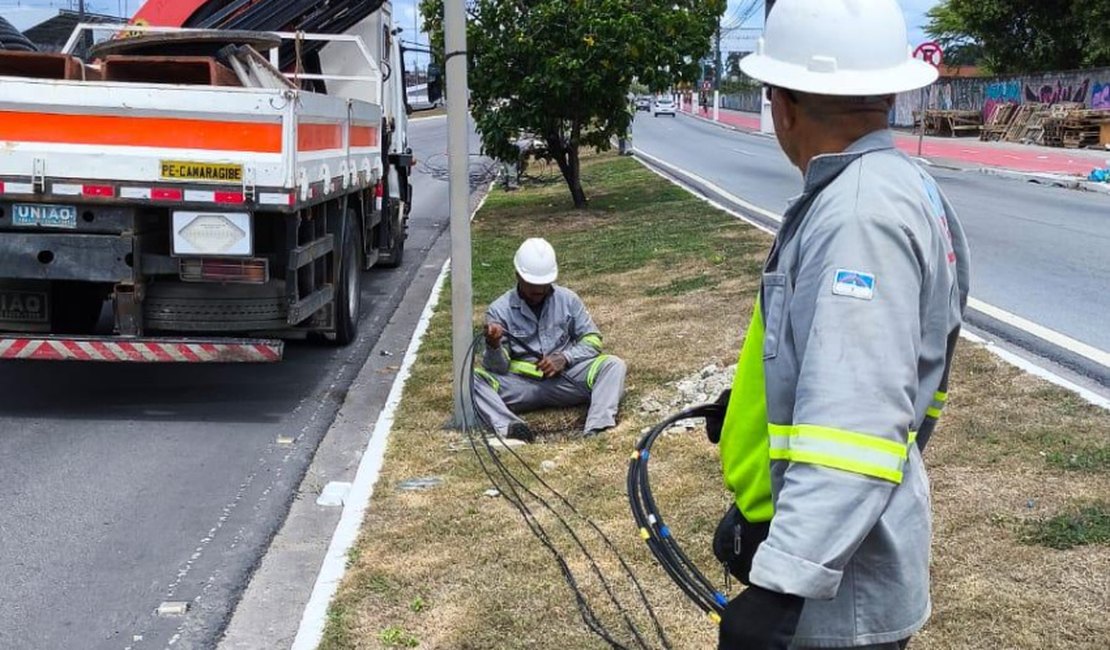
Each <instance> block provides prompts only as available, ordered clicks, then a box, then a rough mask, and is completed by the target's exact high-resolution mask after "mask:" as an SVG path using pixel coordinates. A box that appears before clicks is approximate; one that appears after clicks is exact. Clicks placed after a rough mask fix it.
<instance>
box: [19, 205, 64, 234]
mask: <svg viewBox="0 0 1110 650" xmlns="http://www.w3.org/2000/svg"><path fill="white" fill-rule="evenodd" d="M12 225H13V226H30V227H34V226H41V227H43V228H65V229H67V230H74V229H76V228H77V208H76V207H74V206H72V205H49V204H46V203H16V204H15V205H13V206H12Z"/></svg>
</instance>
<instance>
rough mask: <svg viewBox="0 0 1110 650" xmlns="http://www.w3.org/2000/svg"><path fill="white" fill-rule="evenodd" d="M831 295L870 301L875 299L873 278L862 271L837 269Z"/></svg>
mask: <svg viewBox="0 0 1110 650" xmlns="http://www.w3.org/2000/svg"><path fill="white" fill-rule="evenodd" d="M833 293H834V294H836V295H838V296H848V297H849V298H859V299H860V300H871V299H872V298H874V297H875V276H874V275H872V274H870V273H864V272H862V271H848V270H846V269H837V271H836V280H835V281H833Z"/></svg>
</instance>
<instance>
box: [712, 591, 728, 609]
mask: <svg viewBox="0 0 1110 650" xmlns="http://www.w3.org/2000/svg"><path fill="white" fill-rule="evenodd" d="M713 598H714V599H716V601H717V604H718V605H720V606H721V607H726V606H728V596H726V595H724V594H722V593H721V592H717V593H715V594H713Z"/></svg>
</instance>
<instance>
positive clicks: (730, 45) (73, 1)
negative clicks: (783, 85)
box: [0, 0, 940, 50]
mask: <svg viewBox="0 0 1110 650" xmlns="http://www.w3.org/2000/svg"><path fill="white" fill-rule="evenodd" d="M939 1H940V0H898V3H899V4H900V5H902V10H903V12H904V13H905V14H906V23H907V25H909V28H910V42H911V43H913V44H914V45H917V44H920V43H922V42H924V41H925V40H927V38H926V36H925V34H924V32H923V31H922V27H923V26H924V24H925V22H926V18H925V12H927V11H928V10H929V9H930V8H932V7H933V6H934V5H936V4H938V2H939ZM417 2H418V0H393V8H394V16H395V17H396V23H397V24H398V25H399V26H400V27H404V28H405V31H406V34H405V36H404V38H405V39H406V40H414V39H413V38H412V36H411V35H412V33H413V19H414V17H415V13H416V9H415V7H416V3H417ZM142 3H143V0H86V1H85V6H86V8H87V9H88V10H89V11H96V12H100V13H106V14H117V15H118V14H119V13H121V12H124V13H125V14H126V15H128V16H129V15H131V14H132V13H134V12H135V11H136V10H138V8H139V7H140V6H142ZM743 4H747V3H746V2H745V0H729V10H728V13H726V16H727V15H730V14H732V12H733V11H735V10H736V9H737V8H739V6H740V5H743ZM12 6H22V7H61V8H75V7H76V6H77V0H0V11H3V9H5V8H9V7H12ZM762 24H763V19H762V12H760V13H759V15H758V16H757V17H755V18H754V19H753V20H751V21H750V22H749V24H746V25H744V27H745V28H748V29H758V28H759V27H761V26H762ZM756 36H757V33H756V32H745V33H738V34H736V35H734V36H732V37H729V38H728V39H722V40H723V41H724V44H725V49H726V50H750V49H752V48H753V47H754V45H755V38H756ZM419 40H420V42H427V39H426V38H425V37H423V36H421V37H420V39H419Z"/></svg>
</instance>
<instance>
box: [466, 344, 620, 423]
mask: <svg viewBox="0 0 1110 650" xmlns="http://www.w3.org/2000/svg"><path fill="white" fill-rule="evenodd" d="M626 373H627V368H626V366H625V364H624V361H622V360H621V359H619V358H618V357H614V356H612V355H605V356H602V357H598V358H596V359H588V360H586V361H583V362H581V363H579V364H576V365H575V366H573V367H571V368H567V369H566V370H564V371H563V373H562V374H561V375H560V376H558V377H552V378H550V379H534V378H532V377H525V376H523V375H518V374H514V373H509V374H505V375H493V374H489V373H484V372H483V373H477V374H476V375H475V377H474V397H475V400H474V401H475V406H476V407H477V409H478V411H479V413H480V414H481V415H482V416H483V418H484V419H485V421H486V422H488V423H490V425H492V426H493V428H494V429H495V430H496V431H497V432H498V433H499V434H501V435H505V434H506V433H507V432H508V430H509V425H510V424H512V423H514V422H523V420H521V419H520V417H519V416H518V415H517V414H519V413H527V412H528V411H535V410H538V409H543V408H551V407H561V406H579V405H582V404H589V405H590V409H589V412H588V413H587V415H586V427H585V431H586V432H590V431H597V430H601V429H608V428H610V427H612V426H615V425H616V423H617V410H618V409H619V408H620V401H621V397H623V396H624V378H625V374H626Z"/></svg>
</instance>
